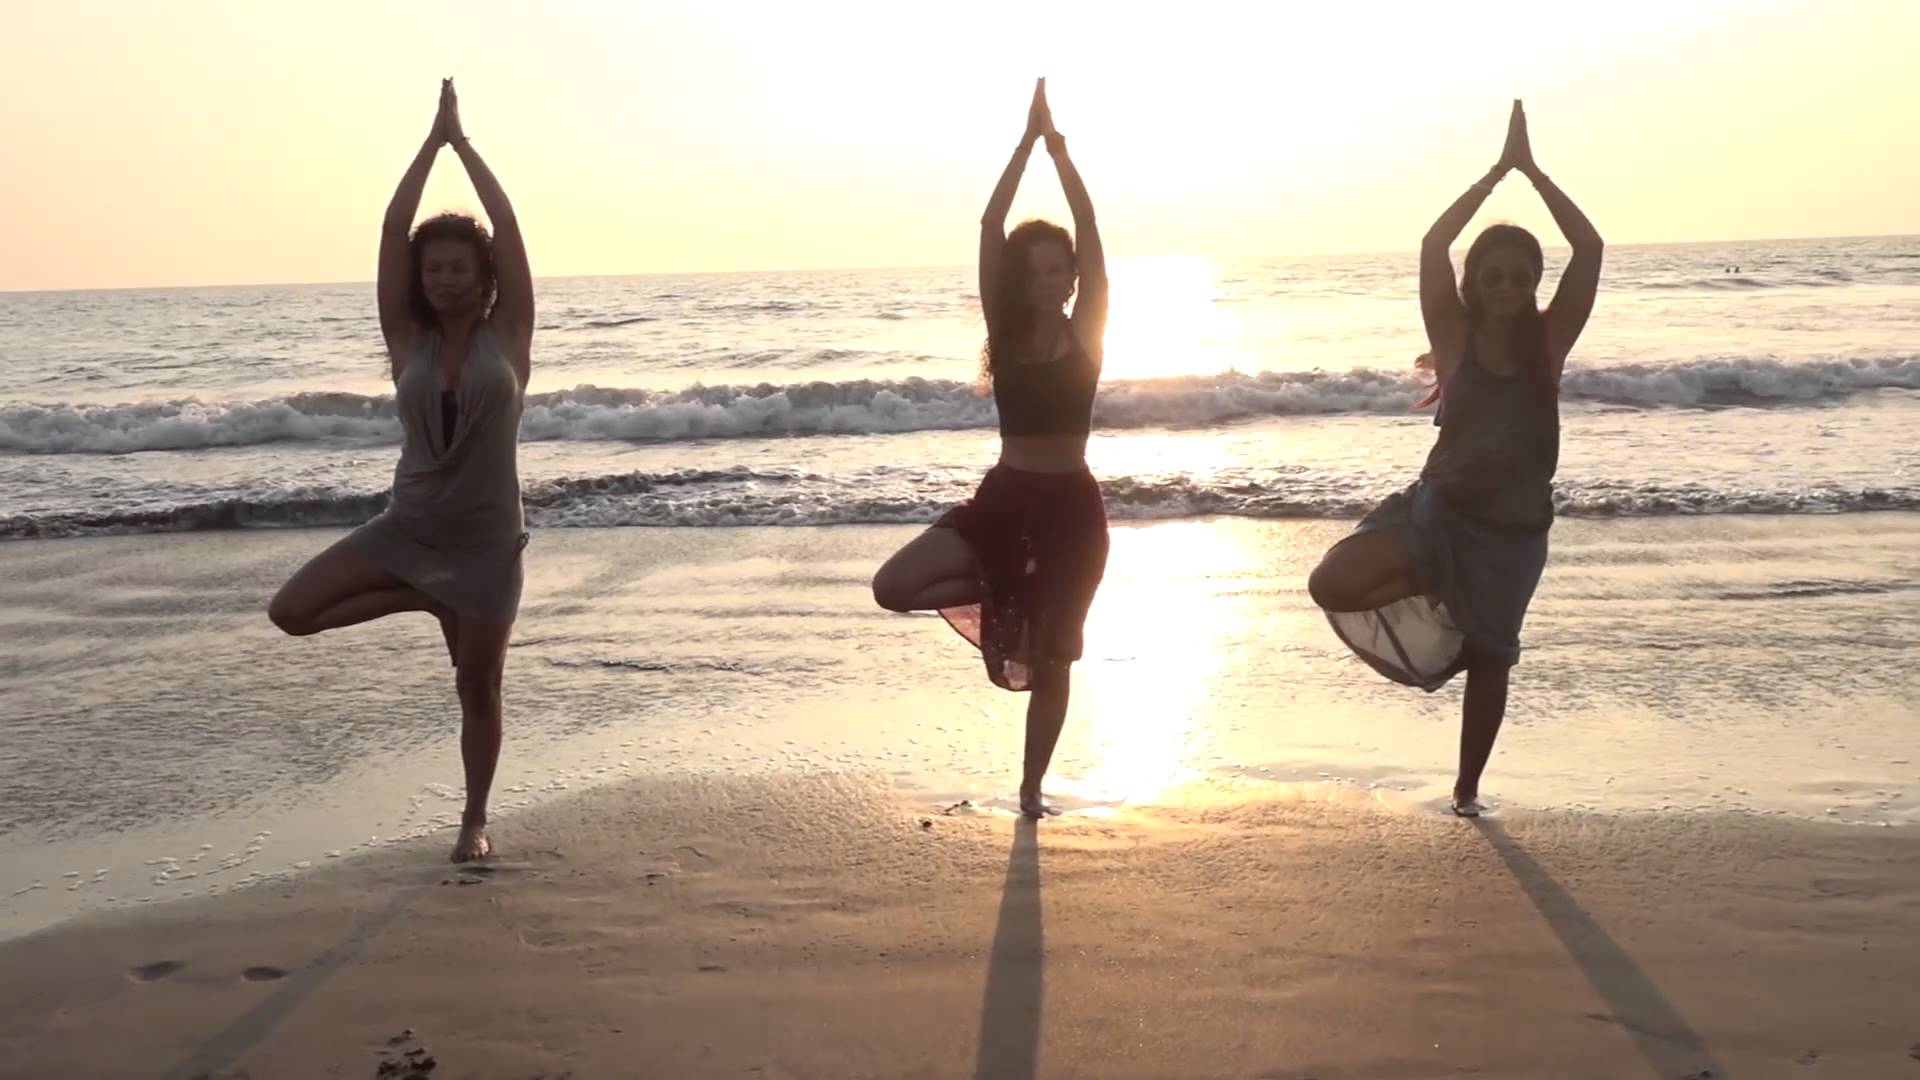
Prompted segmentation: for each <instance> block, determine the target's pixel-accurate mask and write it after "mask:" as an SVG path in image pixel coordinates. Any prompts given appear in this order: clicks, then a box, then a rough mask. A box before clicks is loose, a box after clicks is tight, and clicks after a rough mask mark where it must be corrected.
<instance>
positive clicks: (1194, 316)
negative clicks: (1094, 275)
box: [1105, 256, 1247, 379]
mask: <svg viewBox="0 0 1920 1080" xmlns="http://www.w3.org/2000/svg"><path fill="white" fill-rule="evenodd" d="M1108 274H1109V277H1110V278H1111V279H1112V290H1113V312H1112V314H1111V315H1110V316H1108V322H1107V340H1106V371H1105V377H1106V378H1108V379H1157V378H1167V377H1170V376H1178V375H1210V374H1213V373H1215V372H1219V371H1226V370H1228V369H1230V368H1234V367H1238V366H1243V365H1244V364H1245V362H1246V360H1247V358H1246V357H1245V356H1243V355H1241V353H1240V351H1239V344H1238V343H1239V342H1240V341H1241V340H1242V336H1241V335H1240V333H1239V328H1238V326H1237V325H1236V320H1235V319H1234V317H1233V316H1232V315H1230V314H1229V313H1228V311H1227V309H1226V308H1224V307H1222V306H1221V305H1220V303H1219V302H1218V301H1219V285H1218V281H1217V274H1218V271H1217V270H1216V268H1215V267H1214V265H1213V262H1212V261H1211V260H1209V259H1205V258H1201V257H1198V256H1161V257H1151V258H1134V259H1115V260H1113V261H1112V263H1111V265H1110V267H1109V270H1108Z"/></svg>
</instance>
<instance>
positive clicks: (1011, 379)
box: [993, 338, 1100, 436]
mask: <svg viewBox="0 0 1920 1080" xmlns="http://www.w3.org/2000/svg"><path fill="white" fill-rule="evenodd" d="M1099 388H1100V365H1099V364H1096V363H1094V361H1093V358H1092V357H1091V356H1088V355H1087V351H1086V349H1084V348H1082V347H1081V345H1080V341H1079V339H1078V338H1075V339H1074V340H1073V347H1072V348H1071V349H1069V350H1068V352H1067V354H1066V355H1065V356H1062V357H1059V358H1058V359H1055V360H1049V361H1044V362H1040V363H1030V364H1029V363H1021V362H1019V361H1017V360H1009V361H1005V362H1002V363H1000V364H997V365H995V366H994V369H993V403H994V405H995V406H996V407H997V408H998V409H999V410H1000V434H1001V435H1015V436H1019V435H1085V434H1087V433H1088V432H1089V431H1091V430H1092V429H1093V395H1094V392H1095V391H1096V390H1098V389H1099Z"/></svg>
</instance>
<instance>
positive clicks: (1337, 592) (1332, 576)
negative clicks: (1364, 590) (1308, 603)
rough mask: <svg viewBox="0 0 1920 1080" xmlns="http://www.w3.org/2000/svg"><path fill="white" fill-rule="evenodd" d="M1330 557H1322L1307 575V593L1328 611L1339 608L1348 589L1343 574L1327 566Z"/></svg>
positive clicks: (1346, 595) (1346, 596) (1345, 597)
mask: <svg viewBox="0 0 1920 1080" xmlns="http://www.w3.org/2000/svg"><path fill="white" fill-rule="evenodd" d="M1332 561H1333V560H1332V559H1330V558H1329V559H1323V560H1321V563H1320V565H1319V566H1316V567H1314V568H1313V573H1311V574H1308V575H1307V595H1308V596H1310V597H1312V598H1313V602H1314V603H1315V604H1317V605H1319V606H1320V607H1323V608H1325V609H1327V610H1328V611H1336V610H1340V609H1341V608H1342V607H1343V606H1344V604H1343V602H1344V601H1345V600H1346V599H1347V598H1348V591H1349V590H1348V589H1347V588H1346V582H1345V581H1344V580H1343V575H1342V574H1341V573H1340V572H1339V571H1338V570H1337V569H1334V568H1332V567H1331V566H1329V564H1330V563H1331V562H1332Z"/></svg>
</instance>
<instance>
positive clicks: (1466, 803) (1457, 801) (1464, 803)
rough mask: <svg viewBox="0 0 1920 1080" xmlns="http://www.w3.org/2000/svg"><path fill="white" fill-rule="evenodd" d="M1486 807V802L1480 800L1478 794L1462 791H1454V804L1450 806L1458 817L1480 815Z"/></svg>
mask: <svg viewBox="0 0 1920 1080" xmlns="http://www.w3.org/2000/svg"><path fill="white" fill-rule="evenodd" d="M1486 808H1487V807H1486V804H1484V803H1482V802H1481V801H1480V796H1479V795H1478V794H1468V793H1466V792H1461V791H1455V792H1454V793H1453V804H1452V805H1451V806H1450V807H1449V809H1451V810H1452V811H1453V812H1454V814H1455V815H1456V816H1458V817H1479V816H1480V814H1481V812H1482V811H1484V810H1485V809H1486Z"/></svg>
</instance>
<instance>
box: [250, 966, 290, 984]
mask: <svg viewBox="0 0 1920 1080" xmlns="http://www.w3.org/2000/svg"><path fill="white" fill-rule="evenodd" d="M240 977H241V978H243V979H245V980H247V981H248V982H272V981H273V980H275V979H284V978H286V977H287V973H286V971H285V970H284V969H282V968H277V967H269V966H267V965H264V964H263V965H261V966H260V967H250V968H248V969H247V970H245V971H243V972H241V973H240Z"/></svg>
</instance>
